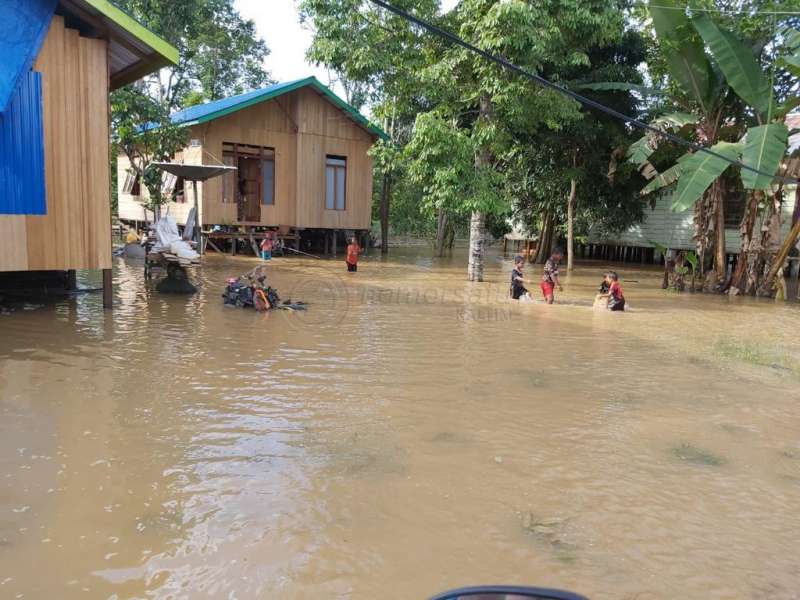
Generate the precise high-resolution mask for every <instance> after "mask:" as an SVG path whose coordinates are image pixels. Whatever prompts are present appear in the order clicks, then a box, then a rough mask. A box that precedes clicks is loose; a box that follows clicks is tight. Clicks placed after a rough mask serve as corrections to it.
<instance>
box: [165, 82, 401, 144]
mask: <svg viewBox="0 0 800 600" xmlns="http://www.w3.org/2000/svg"><path fill="white" fill-rule="evenodd" d="M301 88H311V89H313V90H314V91H315V92H316V93H317V94H319V95H320V96H322V97H323V98H325V99H327V100H328V101H329V102H330V103H331V104H333V105H334V106H336V107H337V108H339V109H340V110H342V111H343V112H344V113H345V115H346V116H347V117H348V118H349V119H350V120H351V121H353V122H354V123H355V124H356V125H358V126H359V127H361V128H362V129H364V130H366V131H367V132H368V133H369V134H370V135H372V136H373V137H374V138H380V139H382V140H384V141H387V140H389V136H388V135H387V133H386V132H385V131H383V130H382V129H381V128H380V127H378V126H377V125H375V124H373V123H372V122H370V120H369V119H367V118H366V117H365V116H364V115H362V114H361V113H360V112H358V110H357V109H356V108H355V107H353V106H351V105H349V104H348V103H347V102H345V101H344V100H342V99H341V98H339V96H337V95H336V94H335V93H334V92H333V91H332V90H331V89H330V88H329V87H327V86H325V85H324V84H322V83H321V82H320V81H319V80H318V79H317V78H316V77H306V78H305V79H299V80H297V81H293V82H290V83H287V84H279V85H275V86H270V87H268V88H264V91H263V93H253V92H251V93H248V94H247V96H249V97H248V98H247V99H246V100H243V101H241V102H236V103H234V104H231V105H228V106H224V107H222V108H220V109H219V110H211V111H207V112H203V113H202V114H201V115H199V116H193V115H194V114H195V113H196V111H193V110H191V109H189V110H183V111H179V112H178V113H176V115H173V122H174V123H175V124H176V125H179V126H181V127H190V126H193V125H200V124H202V123H207V122H208V121H213V120H215V119H219V118H221V117H224V116H227V115H229V114H231V113H234V112H237V111H240V110H243V109H245V108H248V107H250V106H254V105H256V104H261V103H262V102H267V101H268V100H273V99H275V98H279V97H281V96H283V95H285V94H288V93H291V92H294V91H296V90H299V89H301ZM209 104H212V105H213V104H214V103H213V102H212V103H209ZM204 106H206V105H198V106H197V107H193V108H196V109H202V108H204ZM183 115H187V117H186V118H183ZM176 117H177V118H176Z"/></svg>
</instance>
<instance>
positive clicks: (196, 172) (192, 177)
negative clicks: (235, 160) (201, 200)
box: [150, 162, 236, 181]
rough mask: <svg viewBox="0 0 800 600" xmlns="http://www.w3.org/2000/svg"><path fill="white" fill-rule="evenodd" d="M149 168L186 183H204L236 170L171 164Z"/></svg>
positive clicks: (158, 163)
mask: <svg viewBox="0 0 800 600" xmlns="http://www.w3.org/2000/svg"><path fill="white" fill-rule="evenodd" d="M150 166H152V167H156V168H158V169H161V170H162V171H166V172H167V173H172V174H173V175H177V176H178V177H183V178H184V179H186V180H187V181H206V180H207V179H213V178H214V177H218V176H220V175H224V174H225V173H228V172H230V171H235V170H236V167H229V166H226V165H185V164H183V163H173V162H152V163H150Z"/></svg>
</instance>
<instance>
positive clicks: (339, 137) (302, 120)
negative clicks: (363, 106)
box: [296, 88, 373, 229]
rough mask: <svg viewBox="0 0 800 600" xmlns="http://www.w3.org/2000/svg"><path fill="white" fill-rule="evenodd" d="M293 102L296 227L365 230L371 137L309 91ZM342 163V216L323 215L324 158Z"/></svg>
mask: <svg viewBox="0 0 800 600" xmlns="http://www.w3.org/2000/svg"><path fill="white" fill-rule="evenodd" d="M296 94H297V95H298V96H299V111H298V124H299V127H300V131H299V133H298V140H297V156H298V162H297V226H298V227H307V228H324V229H369V226H370V224H371V222H372V159H371V158H370V157H369V156H368V155H367V152H368V151H369V149H370V147H371V146H372V144H373V138H372V136H371V135H370V134H369V133H367V132H366V131H365V130H364V129H363V128H362V127H360V126H358V125H356V124H355V123H354V122H353V121H352V120H351V119H349V118H348V116H347V115H346V114H345V113H344V112H343V111H342V110H341V109H339V108H337V107H336V106H334V105H333V104H332V103H331V102H329V101H328V100H327V99H325V98H324V97H323V96H321V95H320V94H319V93H318V92H316V91H315V90H314V89H312V88H303V89H300V90H298V91H297V93H296ZM328 154H335V155H338V156H346V157H347V188H346V190H345V210H326V209H325V157H326V155H328Z"/></svg>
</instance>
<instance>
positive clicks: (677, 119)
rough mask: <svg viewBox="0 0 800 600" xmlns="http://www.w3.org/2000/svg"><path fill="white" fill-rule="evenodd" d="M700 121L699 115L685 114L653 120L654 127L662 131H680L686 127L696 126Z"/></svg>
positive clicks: (679, 113) (680, 113)
mask: <svg viewBox="0 0 800 600" xmlns="http://www.w3.org/2000/svg"><path fill="white" fill-rule="evenodd" d="M698 120H699V117H698V116H697V115H693V114H691V113H685V112H674V113H668V114H666V115H661V116H660V117H657V118H655V119H653V122H652V125H654V126H655V127H658V128H659V129H661V130H662V131H666V130H667V129H680V128H682V127H685V126H686V125H694V124H695V123H697V121H698Z"/></svg>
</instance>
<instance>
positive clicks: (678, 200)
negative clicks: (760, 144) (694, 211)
mask: <svg viewBox="0 0 800 600" xmlns="http://www.w3.org/2000/svg"><path fill="white" fill-rule="evenodd" d="M711 150H713V151H714V152H716V153H717V154H720V155H722V156H723V157H725V158H727V159H729V160H738V159H739V155H740V154H741V152H742V145H741V144H731V143H729V142H718V143H716V144H714V145H713V146H712V147H711ZM678 164H680V165H681V171H682V173H681V176H680V178H679V179H678V187H677V189H676V190H675V195H674V196H673V202H672V211H673V212H683V211H685V210H686V209H687V208H689V207H690V206H692V205H694V203H695V202H697V200H698V199H699V198H700V197H701V196H702V195H703V193H704V192H705V191H706V190H707V189H708V186H710V185H711V184H712V183H713V182H714V180H715V179H717V177H719V176H720V175H722V172H723V171H725V169H727V168H728V167H729V166H730V162H728V161H727V160H725V159H724V158H720V157H717V156H714V155H712V154H709V153H707V152H695V153H694V154H685V155H684V156H683V157H681V158H680V159H679V160H678Z"/></svg>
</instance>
